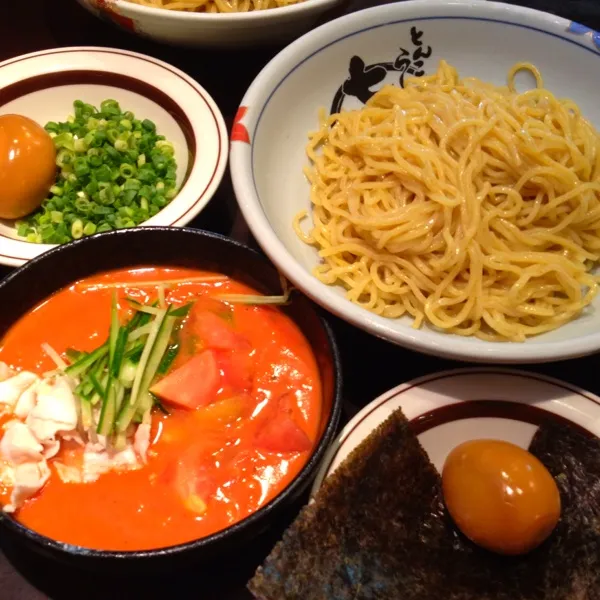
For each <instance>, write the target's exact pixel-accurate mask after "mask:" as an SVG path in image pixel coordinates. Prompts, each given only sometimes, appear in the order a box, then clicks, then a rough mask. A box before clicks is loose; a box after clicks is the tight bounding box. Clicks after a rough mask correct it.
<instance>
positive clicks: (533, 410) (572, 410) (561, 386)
mask: <svg viewBox="0 0 600 600" xmlns="http://www.w3.org/2000/svg"><path fill="white" fill-rule="evenodd" d="M399 408H400V409H402V412H403V413H404V415H405V416H406V418H407V419H408V420H409V421H410V423H411V427H412V428H413V431H415V433H417V434H418V438H419V441H420V443H421V445H422V446H423V449H424V450H425V452H427V454H428V456H429V458H430V460H431V462H432V463H433V465H434V466H435V467H436V469H437V470H438V471H439V472H440V473H441V471H442V468H443V466H444V462H445V460H446V457H447V455H448V453H449V452H450V451H451V450H452V449H453V448H454V447H456V446H458V445H459V444H461V443H463V442H466V441H469V440H474V439H484V438H487V439H497V440H504V441H507V442H512V443H513V444H517V445H519V446H521V447H522V448H528V447H529V444H530V443H531V440H532V438H533V436H534V434H535V432H536V430H537V427H538V425H539V424H540V423H541V422H542V421H543V420H545V419H555V420H560V421H562V422H563V423H564V422H565V421H567V422H568V423H569V424H571V425H573V426H575V427H579V428H583V429H586V430H587V431H589V432H591V433H592V434H594V435H595V436H598V437H600V398H599V397H598V396H595V395H594V394H591V393H590V392H586V391H584V390H581V389H579V388H578V387H575V386H573V385H570V384H568V383H565V382H563V381H559V380H558V379H553V378H550V377H545V376H543V375H538V374H536V373H530V372H528V371H517V370H509V369H493V368H491V369H488V368H475V369H456V370H452V371H444V372H441V373H435V374H433V375H427V376H426V377H421V378H419V379H415V380H413V381H409V382H408V383H403V384H402V385H399V386H398V387H395V388H394V389H392V390H390V391H389V392H386V393H385V394H383V395H381V396H380V397H379V398H377V399H376V400H374V401H373V402H371V403H370V404H368V405H367V406H365V408H363V409H362V410H361V411H360V412H359V413H358V414H356V415H355V416H354V418H353V419H352V420H351V421H350V422H349V423H348V424H347V425H346V426H345V427H344V429H343V430H342V432H341V434H340V435H339V436H338V437H337V438H336V440H335V441H334V442H333V444H332V445H331V447H330V448H329V450H328V452H327V454H326V455H325V457H324V458H323V462H322V463H321V466H320V468H319V471H318V473H317V477H316V479H315V482H314V484H313V487H312V491H311V497H312V496H314V495H315V494H316V493H317V491H318V490H319V488H320V487H321V485H322V483H323V481H324V480H325V478H326V477H328V476H329V475H331V473H333V472H334V471H335V470H336V469H337V468H338V466H339V465H340V464H341V463H342V462H343V461H344V459H345V458H346V457H347V456H348V455H349V454H350V453H351V452H352V450H354V449H355V448H356V447H357V446H358V445H359V444H360V443H361V442H362V441H363V440H364V439H365V438H366V437H367V436H368V435H369V434H370V433H371V432H372V431H373V430H374V429H375V428H376V427H378V426H379V425H380V424H381V423H383V422H384V421H385V420H386V419H387V418H388V417H389V416H390V415H391V414H392V413H393V412H394V411H396V410H397V409H399Z"/></svg>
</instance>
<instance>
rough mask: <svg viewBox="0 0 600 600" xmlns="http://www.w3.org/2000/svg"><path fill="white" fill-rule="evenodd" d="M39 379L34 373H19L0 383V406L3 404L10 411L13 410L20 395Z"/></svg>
mask: <svg viewBox="0 0 600 600" xmlns="http://www.w3.org/2000/svg"><path fill="white" fill-rule="evenodd" d="M39 379H40V378H39V377H38V376H37V375H36V374H35V373H30V372H29V371H21V372H20V373H17V374H16V375H13V376H12V377H9V378H8V379H5V380H4V381H0V404H5V405H6V406H8V407H9V408H10V410H11V411H12V410H14V408H15V406H16V404H17V402H18V400H19V398H20V397H21V395H22V394H23V393H24V392H25V391H26V390H27V389H28V388H30V387H31V386H32V385H33V384H34V383H36V382H37V381H39Z"/></svg>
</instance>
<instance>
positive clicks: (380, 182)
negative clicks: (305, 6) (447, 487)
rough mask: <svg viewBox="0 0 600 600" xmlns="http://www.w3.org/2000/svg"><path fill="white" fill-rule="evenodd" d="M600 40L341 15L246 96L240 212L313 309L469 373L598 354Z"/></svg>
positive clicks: (498, 7) (380, 12)
mask: <svg viewBox="0 0 600 600" xmlns="http://www.w3.org/2000/svg"><path fill="white" fill-rule="evenodd" d="M599 76H600V35H599V34H597V33H595V32H593V31H591V30H589V29H588V28H586V27H585V26H583V25H580V24H577V23H572V22H569V21H566V20H564V19H561V18H559V17H556V16H553V15H549V14H546V13H542V12H539V11H534V10H530V9H525V8H521V7H516V6H513V5H506V4H500V3H495V2H482V1H478V0H472V1H467V2H442V1H439V0H431V1H428V2H421V1H409V2H402V3H396V4H388V5H385V6H382V7H378V8H372V9H368V10H365V11H361V12H358V13H354V14H351V15H349V16H346V17H343V18H341V19H337V20H336V21H333V22H331V23H328V24H326V25H323V26H322V27H320V28H317V29H315V30H314V31H312V32H311V33H309V34H307V35H305V36H303V37H302V38H300V39H299V40H297V41H296V42H294V43H293V44H291V45H290V46H288V47H287V48H286V49H284V50H283V51H282V52H281V53H280V54H279V55H277V56H276V57H275V58H274V59H273V60H272V61H271V62H270V63H269V64H268V65H267V66H266V67H265V68H264V70H263V71H262V72H261V73H260V74H259V75H258V77H257V78H256V80H255V81H254V82H253V84H252V85H251V87H250V88H249V90H248V91H247V93H246V95H245V97H244V99H243V101H242V106H241V108H240V110H239V111H238V119H237V121H236V123H235V125H234V129H233V133H232V138H233V142H232V146H231V155H230V167H231V172H232V177H233V183H234V187H235V193H236V196H237V198H238V202H239V205H240V207H241V210H242V212H243V214H244V217H245V218H246V221H247V222H248V225H249V227H250V229H251V231H252V233H253V234H254V237H255V238H256V240H257V241H258V243H259V244H260V245H261V246H262V248H263V249H264V250H265V252H266V253H267V254H268V255H269V257H270V258H271V259H272V260H273V261H274V262H275V264H276V265H277V266H278V267H279V269H280V270H281V271H282V272H283V273H284V274H285V275H286V276H287V277H288V278H289V279H290V280H291V281H292V282H293V283H294V285H295V286H296V287H298V288H299V289H301V290H302V291H303V292H305V293H306V294H307V295H309V296H310V297H311V298H313V299H314V300H315V301H316V302H318V303H320V304H321V305H322V306H324V307H325V308H327V309H328V310H330V311H331V312H333V313H335V314H336V315H338V316H340V317H341V318H343V319H345V320H347V321H349V322H350V323H353V324H354V325H356V326H358V327H361V328H363V329H365V330H366V331H368V332H370V333H372V334H374V335H376V336H379V337H382V338H385V339H387V340H389V341H391V342H394V343H397V344H400V345H402V346H405V347H408V348H412V349H414V350H418V351H421V352H425V353H429V354H436V355H440V356H446V357H452V358H458V359H462V360H471V361H481V362H494V363H511V362H521V363H524V362H545V361H551V360H559V359H563V358H568V357H574V356H579V355H583V354H587V353H591V352H594V351H597V350H599V349H600V295H599V294H598V273H599V271H598V268H597V267H598V261H599V260H600V135H599V133H598V129H597V128H598V127H600V103H598V94H597V87H596V86H597V83H596V82H597V80H598V77H599Z"/></svg>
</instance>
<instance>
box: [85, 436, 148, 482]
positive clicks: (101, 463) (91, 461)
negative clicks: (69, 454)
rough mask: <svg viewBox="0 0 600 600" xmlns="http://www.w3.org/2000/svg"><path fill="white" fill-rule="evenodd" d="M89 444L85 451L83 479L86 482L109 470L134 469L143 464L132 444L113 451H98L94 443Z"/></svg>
mask: <svg viewBox="0 0 600 600" xmlns="http://www.w3.org/2000/svg"><path fill="white" fill-rule="evenodd" d="M88 446H89V445H88ZM88 446H86V449H85V450H84V452H83V474H82V480H83V482H84V483H90V482H92V481H97V479H98V478H99V477H100V475H104V473H108V472H109V471H132V470H134V469H139V468H140V466H141V465H140V463H139V462H138V460H137V456H136V454H135V450H134V449H133V447H131V446H128V447H127V448H125V449H124V450H121V451H120V452H111V451H110V450H104V451H101V452H98V451H97V449H95V448H94V447H93V445H92V447H88Z"/></svg>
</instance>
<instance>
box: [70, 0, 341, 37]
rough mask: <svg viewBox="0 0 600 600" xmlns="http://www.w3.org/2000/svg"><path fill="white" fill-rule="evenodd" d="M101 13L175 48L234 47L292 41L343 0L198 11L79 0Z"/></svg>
mask: <svg viewBox="0 0 600 600" xmlns="http://www.w3.org/2000/svg"><path fill="white" fill-rule="evenodd" d="M77 1H78V2H79V4H81V5H82V6H84V7H85V8H87V9H88V10H89V11H90V12H91V13H93V14H94V15H96V16H97V17H99V18H101V19H103V20H105V21H108V22H110V23H113V24H115V25H117V26H118V27H120V28H121V29H124V30H126V31H129V32H130V33H133V34H136V35H139V36H141V37H145V38H150V39H152V40H154V41H156V42H163V43H166V44H172V45H174V46H191V47H195V46H197V47H211V48H228V47H238V46H251V45H264V44H265V43H270V44H276V43H284V42H289V41H290V40H292V39H294V38H296V37H298V36H299V35H301V34H303V33H305V32H306V31H308V30H309V29H310V28H311V27H314V26H315V25H316V24H317V21H318V20H319V18H320V17H322V16H323V14H324V13H326V12H327V11H329V10H330V9H332V8H333V7H334V6H335V5H337V4H340V3H341V2H342V1H343V0H304V1H302V2H299V3H297V4H290V5H289V6H283V7H279V8H272V9H267V10H258V11H250V12H234V13H198V12H187V11H177V10H166V9H163V8H152V7H148V6H142V5H140V4H134V3H133V2H128V1H127V0H77Z"/></svg>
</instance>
